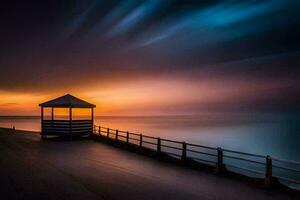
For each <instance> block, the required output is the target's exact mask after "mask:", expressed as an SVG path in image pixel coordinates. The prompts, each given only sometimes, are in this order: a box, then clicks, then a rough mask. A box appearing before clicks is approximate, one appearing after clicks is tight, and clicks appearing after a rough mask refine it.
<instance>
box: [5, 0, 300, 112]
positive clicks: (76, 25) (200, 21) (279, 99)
mask: <svg viewBox="0 0 300 200" xmlns="http://www.w3.org/2000/svg"><path fill="white" fill-rule="evenodd" d="M0 9H1V12H0V24H1V25H0V26H1V28H0V42H1V45H0V70H1V73H0V115H38V114H39V112H40V111H39V107H38V104H39V103H42V102H44V101H47V100H49V99H52V98H55V97H58V96H62V95H64V94H67V93H70V94H73V95H75V96H77V97H79V98H82V99H84V100H87V101H89V102H91V103H94V104H96V105H97V109H96V115H176V114H198V113H202V112H261V111H262V112H277V111H299V110H300V106H299V102H300V84H299V83H300V80H299V77H300V68H299V64H300V39H299V35H300V27H299V22H300V13H299V9H300V1H296V0H265V1H261V0H249V1H220V0H202V1H196V0H195V1H194V0H185V1H180V0H163V1H162V0H118V1H117V0H43V1H40V0H27V1H16V0H15V1H14V0H10V1H5V2H3V3H2V5H1V8H0Z"/></svg>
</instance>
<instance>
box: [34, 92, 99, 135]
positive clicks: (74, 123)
mask: <svg viewBox="0 0 300 200" xmlns="http://www.w3.org/2000/svg"><path fill="white" fill-rule="evenodd" d="M39 106H40V107H41V137H42V139H45V138H47V135H55V136H68V137H70V139H72V137H73V136H84V135H89V134H91V133H92V131H93V125H94V108H95V107H96V105H94V104H91V103H88V102H86V101H83V100H81V99H78V98H76V97H74V96H72V95H70V94H66V95H64V96H61V97H58V98H56V99H53V100H50V101H47V102H45V103H41V104H39ZM44 108H51V119H44ZM54 108H68V109H69V119H67V120H56V119H55V118H54ZM73 108H86V109H91V117H90V119H85V120H73V119H72V109H73Z"/></svg>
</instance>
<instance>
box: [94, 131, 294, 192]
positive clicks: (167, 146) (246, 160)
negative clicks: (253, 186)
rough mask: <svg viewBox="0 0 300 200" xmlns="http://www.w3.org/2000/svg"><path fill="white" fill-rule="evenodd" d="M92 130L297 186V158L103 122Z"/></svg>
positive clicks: (267, 181)
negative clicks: (183, 139) (155, 134)
mask: <svg viewBox="0 0 300 200" xmlns="http://www.w3.org/2000/svg"><path fill="white" fill-rule="evenodd" d="M93 134H96V135H99V136H102V137H107V138H110V139H112V140H116V141H119V142H123V143H128V144H133V145H136V146H140V147H143V148H148V149H151V150H153V151H156V153H157V154H159V153H164V154H167V155H169V156H172V157H174V158H177V159H179V160H181V161H183V162H186V161H194V162H197V163H200V164H205V165H209V166H212V167H215V169H216V171H217V172H218V173H222V172H223V171H224V170H227V171H233V172H236V173H239V174H244V175H247V176H250V177H258V178H263V179H264V181H265V184H266V185H270V184H271V183H273V182H274V181H276V180H278V181H280V182H281V183H283V184H288V185H290V186H294V187H296V188H299V186H300V162H296V161H289V160H282V159H278V158H274V157H272V156H269V155H258V154H252V153H245V152H240V151H233V150H230V149H224V148H221V147H211V146H206V145H199V144H192V143H187V142H181V141H176V140H170V139H164V138H160V137H153V136H147V135H143V134H138V133H132V132H128V131H122V130H117V129H112V128H108V127H103V126H94V131H93Z"/></svg>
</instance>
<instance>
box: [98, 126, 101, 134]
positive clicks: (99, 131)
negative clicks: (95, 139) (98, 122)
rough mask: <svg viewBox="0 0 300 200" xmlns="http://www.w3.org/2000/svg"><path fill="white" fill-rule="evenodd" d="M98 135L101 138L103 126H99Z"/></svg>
mask: <svg viewBox="0 0 300 200" xmlns="http://www.w3.org/2000/svg"><path fill="white" fill-rule="evenodd" d="M98 133H99V136H101V126H99V130H98Z"/></svg>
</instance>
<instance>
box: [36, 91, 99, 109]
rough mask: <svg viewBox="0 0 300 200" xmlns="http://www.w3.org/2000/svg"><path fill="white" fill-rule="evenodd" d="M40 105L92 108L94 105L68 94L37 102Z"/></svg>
mask: <svg viewBox="0 0 300 200" xmlns="http://www.w3.org/2000/svg"><path fill="white" fill-rule="evenodd" d="M39 106H42V107H57V108H94V107H96V105H94V104H91V103H88V102H86V101H83V100H81V99H78V98H77V97H74V96H72V95H70V94H66V95H64V96H61V97H58V98H56V99H53V100H50V101H47V102H44V103H41V104H39Z"/></svg>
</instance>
